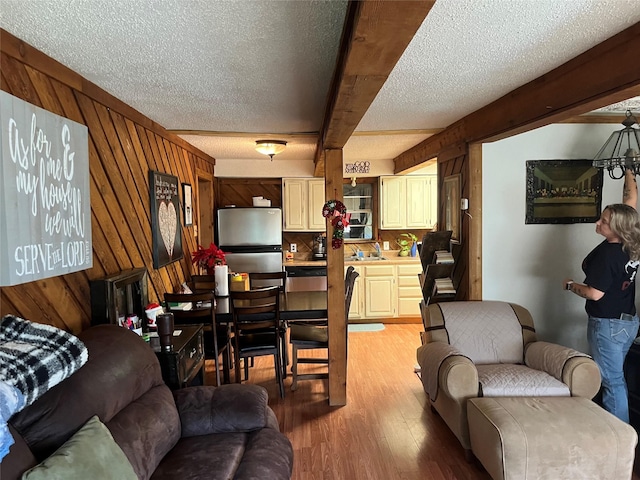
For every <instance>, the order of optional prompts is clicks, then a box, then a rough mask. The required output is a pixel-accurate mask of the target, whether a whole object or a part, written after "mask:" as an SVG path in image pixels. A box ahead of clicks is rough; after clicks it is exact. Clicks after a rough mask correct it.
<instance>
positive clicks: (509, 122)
mask: <svg viewBox="0 0 640 480" xmlns="http://www.w3.org/2000/svg"><path fill="white" fill-rule="evenodd" d="M638 51H640V23H636V24H635V25H632V26H631V27H629V28H627V29H626V30H623V31H622V32H620V33H618V34H617V35H615V36H613V37H611V38H609V39H607V40H605V41H604V42H602V43H600V44H598V45H596V46H595V47H593V48H591V49H589V50H587V51H586V52H584V53H583V54H581V55H579V56H577V57H575V58H574V59H572V60H569V61H568V62H566V63H564V64H563V65H561V66H559V67H558V68H555V69H554V70H551V71H550V72H548V73H546V74H545V75H542V76H541V77H538V78H537V79H535V80H533V81H531V82H529V83H527V84H525V85H523V86H522V87H519V88H517V89H515V90H513V91H512V92H510V93H508V94H507V95H505V96H503V97H502V98H499V99H498V100H496V101H494V102H493V103H490V104H489V105H487V106H486V107H483V108H481V109H479V110H476V111H475V112H473V113H471V114H469V115H467V116H466V117H464V118H462V119H460V120H459V121H457V122H455V123H453V124H452V125H450V126H449V127H447V128H446V129H445V130H444V131H443V132H441V133H439V134H436V135H434V136H432V137H429V138H428V139H426V140H424V141H423V142H421V143H419V144H418V145H416V146H415V147H413V148H410V149H409V150H407V151H405V152H403V153H401V154H400V155H398V156H397V157H396V158H395V159H394V162H395V168H394V172H395V173H396V174H398V173H402V172H405V171H407V170H409V169H411V168H413V167H415V166H416V165H419V164H421V163H423V162H425V161H427V160H430V159H432V158H434V157H436V156H437V155H438V154H439V152H440V151H442V150H443V149H445V148H448V147H450V146H455V145H459V144H464V143H476V142H487V141H495V140H499V139H501V138H506V137H508V136H511V135H515V134H518V133H523V132H526V131H529V130H533V129H535V128H538V127H542V126H544V125H549V124H551V123H556V122H560V121H563V120H566V119H567V118H569V117H572V116H576V115H580V114H583V113H586V112H588V111H591V110H594V109H596V108H601V107H603V106H605V105H608V104H611V103H615V102H619V101H622V100H626V99H628V98H631V97H634V96H637V95H640V68H638Z"/></svg>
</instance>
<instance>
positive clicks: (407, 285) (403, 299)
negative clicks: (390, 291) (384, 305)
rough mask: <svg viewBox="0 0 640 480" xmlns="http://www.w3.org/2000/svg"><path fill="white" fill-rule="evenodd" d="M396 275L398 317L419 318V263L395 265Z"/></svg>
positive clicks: (420, 294)
mask: <svg viewBox="0 0 640 480" xmlns="http://www.w3.org/2000/svg"><path fill="white" fill-rule="evenodd" d="M396 268H397V275H398V317H419V316H420V301H421V300H422V289H421V288H420V279H419V278H418V274H420V273H422V265H421V264H420V263H411V264H407V265H397V266H396Z"/></svg>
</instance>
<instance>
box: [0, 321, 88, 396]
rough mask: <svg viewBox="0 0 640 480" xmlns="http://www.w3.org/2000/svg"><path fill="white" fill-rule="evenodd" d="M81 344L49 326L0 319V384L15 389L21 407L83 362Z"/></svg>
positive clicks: (83, 348)
mask: <svg viewBox="0 0 640 480" xmlns="http://www.w3.org/2000/svg"><path fill="white" fill-rule="evenodd" d="M88 358H89V354H88V352H87V348H86V347H85V345H84V344H83V343H82V342H81V341H80V340H78V338H77V337H75V336H74V335H72V334H70V333H68V332H65V331H64V330H60V329H59V328H56V327H53V326H51V325H44V324H40V323H33V322H30V321H28V320H24V319H22V318H19V317H15V316H13V315H5V316H4V317H3V318H2V320H0V381H2V382H6V383H8V384H9V385H11V386H13V387H16V388H17V389H18V390H19V391H20V392H21V393H22V395H23V396H24V405H23V406H24V407H26V406H27V405H31V404H32V403H33V402H34V401H35V400H36V399H37V398H39V397H40V396H41V395H42V394H43V393H45V392H46V391H47V390H49V389H50V388H51V387H53V386H54V385H57V384H58V383H60V382H61V381H62V380H64V379H65V378H67V377H69V376H70V375H71V374H72V373H74V372H75V371H76V370H78V369H79V368H80V367H81V366H82V365H84V364H85V363H86V362H87V359H88Z"/></svg>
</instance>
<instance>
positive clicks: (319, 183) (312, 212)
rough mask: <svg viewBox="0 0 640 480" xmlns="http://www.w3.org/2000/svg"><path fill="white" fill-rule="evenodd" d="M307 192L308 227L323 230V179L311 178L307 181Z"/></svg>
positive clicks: (324, 221)
mask: <svg viewBox="0 0 640 480" xmlns="http://www.w3.org/2000/svg"><path fill="white" fill-rule="evenodd" d="M307 185H308V192H309V215H308V218H307V220H308V224H307V226H308V229H309V230H311V231H314V232H324V231H325V230H326V229H327V220H326V219H325V218H324V217H323V216H322V208H323V207H324V204H325V199H324V179H312V180H309V181H308V182H307Z"/></svg>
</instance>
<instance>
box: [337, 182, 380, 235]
mask: <svg viewBox="0 0 640 480" xmlns="http://www.w3.org/2000/svg"><path fill="white" fill-rule="evenodd" d="M365 180H368V179H364V178H363V179H362V181H361V183H357V184H356V186H355V187H352V186H351V184H350V183H345V184H344V185H343V188H342V193H343V196H344V205H345V207H347V213H350V214H351V220H350V221H349V226H347V227H346V228H345V229H344V240H345V241H352V242H353V241H356V242H357V241H371V240H373V239H374V238H375V237H374V235H375V232H374V227H375V225H376V222H375V221H374V218H373V215H374V185H375V184H374V183H369V182H366V183H365Z"/></svg>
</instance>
